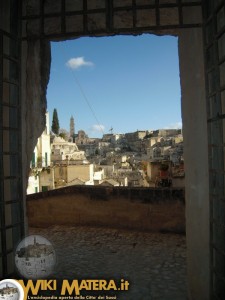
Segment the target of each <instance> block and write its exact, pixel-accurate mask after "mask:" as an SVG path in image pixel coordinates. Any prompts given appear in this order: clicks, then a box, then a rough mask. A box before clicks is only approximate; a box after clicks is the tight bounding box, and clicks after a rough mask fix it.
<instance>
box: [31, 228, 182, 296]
mask: <svg viewBox="0 0 225 300" xmlns="http://www.w3.org/2000/svg"><path fill="white" fill-rule="evenodd" d="M30 234H39V235H42V236H44V237H46V238H47V239H48V240H49V241H51V243H52V244H53V246H54V248H55V250H56V254H57V265H56V270H55V274H54V276H55V277H57V278H67V279H69V278H70V279H85V278H97V279H107V278H110V279H121V278H124V279H127V280H129V282H130V288H129V291H128V292H119V293H118V294H116V295H117V298H116V299H118V300H123V299H124V300H183V299H187V288H186V245H185V236H183V235H175V234H161V233H147V232H137V231H128V230H117V229H106V228H92V227H65V226H54V227H51V228H47V229H40V228H31V229H30Z"/></svg>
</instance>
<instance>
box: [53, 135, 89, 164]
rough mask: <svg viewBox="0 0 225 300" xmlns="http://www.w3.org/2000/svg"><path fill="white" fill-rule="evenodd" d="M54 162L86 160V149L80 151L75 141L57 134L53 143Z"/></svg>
mask: <svg viewBox="0 0 225 300" xmlns="http://www.w3.org/2000/svg"><path fill="white" fill-rule="evenodd" d="M51 149H52V162H53V164H56V163H62V161H65V160H69V161H80V162H83V161H84V160H86V157H85V154H84V151H80V150H79V149H78V147H77V145H76V144H75V143H71V142H66V141H65V140H64V139H63V138H61V137H59V136H57V137H55V138H54V140H53V143H52V144H51Z"/></svg>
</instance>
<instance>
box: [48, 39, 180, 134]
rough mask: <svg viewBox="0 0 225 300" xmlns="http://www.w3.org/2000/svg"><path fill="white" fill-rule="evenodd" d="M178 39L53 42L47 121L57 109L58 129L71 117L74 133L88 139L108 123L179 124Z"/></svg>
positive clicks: (127, 126)
mask: <svg viewBox="0 0 225 300" xmlns="http://www.w3.org/2000/svg"><path fill="white" fill-rule="evenodd" d="M177 43H178V41H177V38H175V37H171V36H163V37H159V36H155V35H149V34H144V35H141V36H136V37H135V36H115V37H101V38H84V37H82V38H79V39H76V40H72V41H65V42H54V43H52V44H51V47H52V64H51V75H50V82H49V85H48V92H47V101H48V111H49V114H50V122H51V120H52V113H53V109H54V108H56V109H57V111H58V117H59V124H60V128H64V129H66V130H69V122H70V117H71V115H73V117H74V119H75V131H76V132H77V131H78V130H81V129H82V130H84V131H85V132H86V133H87V134H88V135H89V137H101V136H102V133H103V132H104V133H109V130H110V128H111V127H112V128H113V132H114V133H126V132H133V131H136V130H152V129H161V128H180V127H181V103H180V101H181V95H180V78H179V61H178V44H177ZM50 125H51V123H50ZM99 125H100V126H99ZM100 127H101V128H100Z"/></svg>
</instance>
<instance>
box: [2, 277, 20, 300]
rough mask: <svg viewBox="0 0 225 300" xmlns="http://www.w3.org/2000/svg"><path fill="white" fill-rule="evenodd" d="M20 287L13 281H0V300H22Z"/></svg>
mask: <svg viewBox="0 0 225 300" xmlns="http://www.w3.org/2000/svg"><path fill="white" fill-rule="evenodd" d="M23 298H24V291H23V288H22V286H21V285H20V284H19V282H17V281H16V280H14V279H4V280H2V281H0V300H23Z"/></svg>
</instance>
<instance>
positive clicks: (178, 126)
mask: <svg viewBox="0 0 225 300" xmlns="http://www.w3.org/2000/svg"><path fill="white" fill-rule="evenodd" d="M181 128H182V122H176V123H172V124H170V125H168V126H166V127H165V128H164V129H181Z"/></svg>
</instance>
